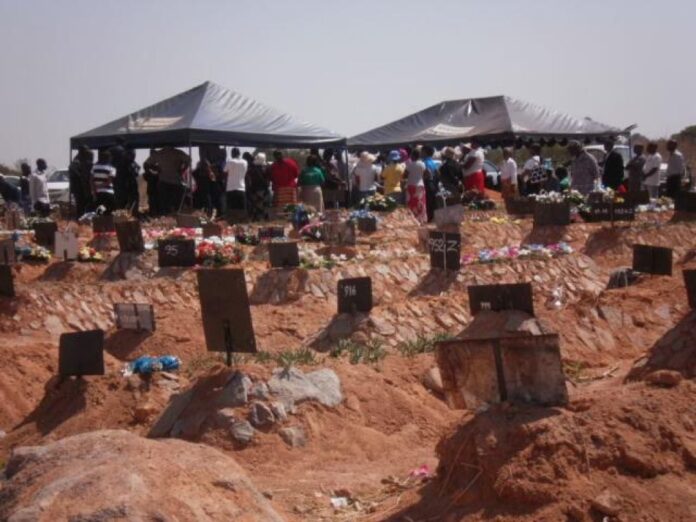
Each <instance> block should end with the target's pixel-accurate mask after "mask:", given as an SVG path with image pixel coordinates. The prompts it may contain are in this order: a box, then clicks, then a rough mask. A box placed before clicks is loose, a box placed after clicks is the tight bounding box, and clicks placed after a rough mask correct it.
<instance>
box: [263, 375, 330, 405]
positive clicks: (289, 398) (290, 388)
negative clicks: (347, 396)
mask: <svg viewBox="0 0 696 522" xmlns="http://www.w3.org/2000/svg"><path fill="white" fill-rule="evenodd" d="M268 388H269V390H270V391H271V393H273V394H275V395H278V396H279V397H280V398H281V400H282V401H283V403H284V404H285V405H286V408H287V406H288V405H290V406H291V405H293V404H296V403H298V404H299V403H301V402H304V401H309V400H313V401H318V402H320V403H321V404H323V405H324V406H330V407H334V406H338V405H339V404H340V403H341V402H342V401H343V394H342V392H341V381H340V379H339V378H338V375H336V373H335V372H334V371H333V370H329V369H328V368H325V369H323V370H318V371H316V372H311V373H308V374H307V375H305V374H304V373H302V371H300V370H298V369H297V368H290V369H289V370H288V371H285V370H284V369H278V370H275V371H274V372H273V377H271V379H270V380H269V381H268Z"/></svg>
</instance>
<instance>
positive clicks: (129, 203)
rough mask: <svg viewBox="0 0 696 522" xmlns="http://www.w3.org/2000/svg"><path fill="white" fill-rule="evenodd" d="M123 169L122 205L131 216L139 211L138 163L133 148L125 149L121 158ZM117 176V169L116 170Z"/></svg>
mask: <svg viewBox="0 0 696 522" xmlns="http://www.w3.org/2000/svg"><path fill="white" fill-rule="evenodd" d="M123 169H124V171H125V178H124V179H125V185H124V187H123V188H124V191H125V197H124V207H123V208H126V209H128V210H129V211H130V212H131V214H132V215H133V216H137V215H139V213H140V191H139V190H138V176H139V175H140V165H138V163H137V162H136V161H135V150H133V149H130V148H129V149H126V153H125V157H124V160H123ZM116 177H117V178H118V170H116Z"/></svg>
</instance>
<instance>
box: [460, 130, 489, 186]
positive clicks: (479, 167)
mask: <svg viewBox="0 0 696 522" xmlns="http://www.w3.org/2000/svg"><path fill="white" fill-rule="evenodd" d="M462 151H466V155H465V156H464V159H463V160H462V162H463V163H462V171H463V176H464V190H465V191H470V190H473V191H476V192H478V193H479V194H481V196H483V195H485V194H486V183H485V180H486V176H485V174H484V172H483V160H484V157H483V150H481V145H480V144H479V142H478V141H477V140H475V139H474V140H472V141H471V143H467V144H465V145H464V146H463V147H462Z"/></svg>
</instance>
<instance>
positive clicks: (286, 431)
mask: <svg viewBox="0 0 696 522" xmlns="http://www.w3.org/2000/svg"><path fill="white" fill-rule="evenodd" d="M278 433H279V434H280V437H281V438H282V439H283V440H284V441H285V443H286V444H287V445H288V446H290V447H291V448H302V447H304V446H305V445H306V444H307V436H306V435H305V431H304V429H303V428H302V426H288V427H287V428H281V429H280V431H279V432H278Z"/></svg>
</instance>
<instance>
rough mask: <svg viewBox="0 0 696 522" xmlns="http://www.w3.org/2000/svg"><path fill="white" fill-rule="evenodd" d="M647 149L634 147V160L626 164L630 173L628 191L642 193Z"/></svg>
mask: <svg viewBox="0 0 696 522" xmlns="http://www.w3.org/2000/svg"><path fill="white" fill-rule="evenodd" d="M644 150H645V147H643V145H640V144H638V143H637V144H635V145H634V146H633V158H631V160H630V161H629V162H628V163H627V164H626V170H627V171H628V191H629V192H633V193H635V192H640V191H641V188H642V186H643V165H645V155H644V154H643V151H644Z"/></svg>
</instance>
